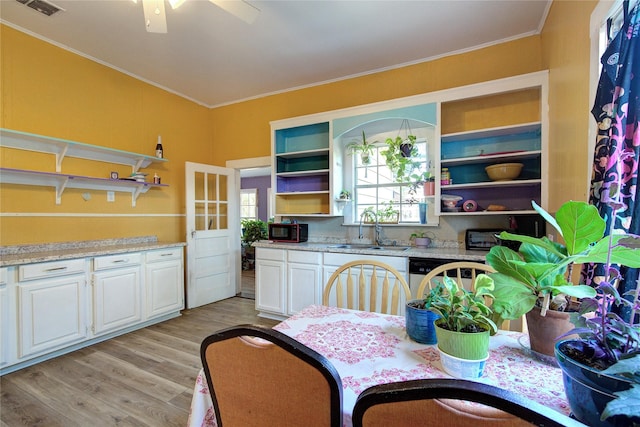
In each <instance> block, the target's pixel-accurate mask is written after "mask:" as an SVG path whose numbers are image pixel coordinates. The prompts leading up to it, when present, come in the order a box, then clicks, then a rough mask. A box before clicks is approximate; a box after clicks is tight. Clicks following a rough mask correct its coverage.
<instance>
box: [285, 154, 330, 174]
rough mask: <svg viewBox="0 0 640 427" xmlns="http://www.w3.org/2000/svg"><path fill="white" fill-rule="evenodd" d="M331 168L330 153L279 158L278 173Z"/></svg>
mask: <svg viewBox="0 0 640 427" xmlns="http://www.w3.org/2000/svg"><path fill="white" fill-rule="evenodd" d="M328 169H329V154H328V153H327V154H326V155H318V156H306V157H295V158H284V157H278V158H277V166H276V173H284V172H305V171H315V170H328Z"/></svg>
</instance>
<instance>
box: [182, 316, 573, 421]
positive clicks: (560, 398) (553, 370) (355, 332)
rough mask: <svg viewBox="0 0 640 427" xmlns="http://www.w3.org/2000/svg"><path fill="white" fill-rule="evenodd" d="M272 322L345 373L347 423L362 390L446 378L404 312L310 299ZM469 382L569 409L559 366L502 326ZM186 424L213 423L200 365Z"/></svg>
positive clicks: (565, 411)
mask: <svg viewBox="0 0 640 427" xmlns="http://www.w3.org/2000/svg"><path fill="white" fill-rule="evenodd" d="M274 329H276V330H278V331H280V332H282V333H284V334H286V335H288V336H290V337H291V338H293V339H295V340H296V341H299V342H300V343H302V344H304V345H306V346H307V347H309V348H311V349H313V350H315V351H317V352H318V353H320V354H321V355H323V356H324V357H326V358H327V359H328V360H329V361H330V362H331V364H332V365H333V366H334V367H335V368H336V370H337V372H338V374H339V375H340V379H341V380H342V392H343V402H342V403H343V405H342V411H343V425H344V426H345V427H351V426H352V422H351V413H352V411H353V407H354V405H355V403H356V399H357V397H358V395H360V393H362V391H364V390H365V389H367V388H369V387H371V386H374V385H377V384H384V383H393V382H400V381H407V380H416V379H429V378H451V376H450V375H448V374H447V373H445V372H444V370H443V368H442V365H441V363H440V355H439V352H438V349H437V346H436V345H427V344H420V343H417V342H415V341H413V340H411V339H410V338H409V337H408V335H407V333H406V330H405V318H404V317H403V316H396V315H389V314H382V313H375V312H367V311H358V310H350V309H345V308H337V307H328V306H322V305H311V306H308V307H306V308H304V309H303V310H301V311H300V312H298V313H297V314H295V315H293V316H291V317H289V318H288V319H287V320H284V321H283V322H281V323H279V324H277V325H276V326H274ZM473 381H477V382H482V383H486V384H491V385H494V386H496V387H500V388H503V389H506V390H509V391H511V392H513V393H516V394H518V395H521V396H523V397H525V398H528V399H531V400H533V401H536V402H538V403H541V404H543V405H544V406H547V407H549V408H551V409H554V410H556V411H558V412H560V413H562V414H564V415H569V414H570V408H569V404H568V403H567V399H566V396H565V392H564V386H563V382H562V371H561V370H560V368H559V367H557V366H556V365H555V364H554V363H553V362H552V361H550V360H548V359H546V358H544V357H537V356H536V355H535V354H533V353H532V352H531V350H529V348H528V338H527V334H526V333H522V332H516V331H505V330H500V331H498V333H497V334H495V335H493V336H492V337H491V338H490V343H489V358H488V359H487V361H486V363H485V368H484V371H483V374H482V376H481V377H480V378H476V379H473ZM188 426H189V427H213V426H217V424H216V418H215V413H214V409H213V403H212V400H211V395H210V393H209V389H208V387H207V380H206V377H205V374H204V371H203V370H200V372H199V374H198V376H197V378H196V384H195V388H194V393H193V398H192V402H191V410H190V414H189V420H188Z"/></svg>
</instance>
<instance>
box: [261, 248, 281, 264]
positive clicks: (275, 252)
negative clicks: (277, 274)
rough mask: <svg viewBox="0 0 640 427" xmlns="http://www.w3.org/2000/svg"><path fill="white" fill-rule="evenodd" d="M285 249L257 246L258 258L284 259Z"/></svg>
mask: <svg viewBox="0 0 640 427" xmlns="http://www.w3.org/2000/svg"><path fill="white" fill-rule="evenodd" d="M285 253H286V251H285V250H284V249H267V248H256V259H269V260H272V261H284V255H285Z"/></svg>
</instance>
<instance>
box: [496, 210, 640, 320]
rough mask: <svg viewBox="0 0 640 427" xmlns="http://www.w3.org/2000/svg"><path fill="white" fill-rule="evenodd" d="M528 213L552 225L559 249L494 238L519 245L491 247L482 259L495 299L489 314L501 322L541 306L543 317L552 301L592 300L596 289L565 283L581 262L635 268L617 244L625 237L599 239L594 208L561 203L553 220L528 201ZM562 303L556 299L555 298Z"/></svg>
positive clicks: (632, 256)
mask: <svg viewBox="0 0 640 427" xmlns="http://www.w3.org/2000/svg"><path fill="white" fill-rule="evenodd" d="M532 204H533V208H534V209H535V210H536V211H537V212H538V213H539V214H540V215H542V216H543V217H544V218H545V219H546V220H547V222H548V223H549V224H550V225H551V226H553V227H554V228H555V229H556V230H557V231H558V233H559V235H560V236H561V237H562V238H563V240H564V242H565V243H564V244H561V243H558V242H552V241H551V240H549V239H548V238H546V237H542V238H536V237H530V236H522V235H517V234H512V233H508V232H504V231H503V232H502V233H500V235H499V238H500V239H502V240H512V241H518V242H521V243H522V244H521V246H520V249H519V250H518V252H515V251H513V250H512V249H509V248H507V247H504V246H494V247H493V248H491V251H490V252H489V254H487V258H486V260H487V263H488V264H489V265H490V266H491V267H493V268H494V269H495V270H496V271H497V273H492V274H491V277H492V278H493V279H494V280H495V284H496V288H495V290H494V295H495V296H496V299H498V301H497V303H496V304H494V306H493V309H494V311H495V312H496V314H497V315H498V316H499V317H501V318H502V319H517V318H519V317H521V316H522V315H523V314H525V313H527V312H528V311H530V310H531V309H533V307H534V306H535V305H536V302H537V301H538V300H540V301H541V310H542V311H541V314H542V315H545V314H546V311H547V310H548V309H549V308H550V305H551V301H552V300H553V298H554V297H558V296H569V297H575V298H580V299H582V298H593V297H595V296H596V290H595V289H594V288H592V287H591V286H587V285H574V284H573V283H572V282H571V275H572V267H573V265H574V264H583V263H592V262H594V263H603V264H604V263H607V262H610V263H613V264H620V265H628V266H630V267H635V268H637V267H640V256H639V255H638V251H637V250H634V249H633V248H631V247H629V245H627V244H623V242H624V239H629V236H626V235H612V236H611V237H610V238H609V237H603V236H604V231H605V222H604V220H603V219H602V218H601V217H600V215H599V213H598V210H597V209H596V208H595V206H592V205H589V204H587V203H585V202H576V201H569V202H566V203H564V204H563V205H562V206H561V207H560V209H558V212H557V214H556V216H555V218H554V217H552V216H551V215H549V214H548V213H547V212H546V211H545V210H544V209H542V208H541V207H540V206H538V205H537V204H536V203H535V202H532ZM560 299H561V300H562V298H560Z"/></svg>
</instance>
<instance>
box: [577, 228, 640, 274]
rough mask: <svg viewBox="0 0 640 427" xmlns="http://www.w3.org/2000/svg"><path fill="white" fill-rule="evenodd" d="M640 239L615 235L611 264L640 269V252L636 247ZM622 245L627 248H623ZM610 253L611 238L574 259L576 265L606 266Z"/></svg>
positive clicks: (605, 239) (612, 240) (603, 240)
mask: <svg viewBox="0 0 640 427" xmlns="http://www.w3.org/2000/svg"><path fill="white" fill-rule="evenodd" d="M639 241H640V238H638V237H635V236H627V235H614V236H613V237H612V239H611V242H612V245H613V249H612V250H611V263H612V264H618V265H626V266H628V267H632V268H639V267H640V250H638V248H637V247H635V245H636V244H639V243H638V242H639ZM622 243H624V244H625V246H622ZM608 253H609V238H608V237H607V238H604V239H602V240H600V241H599V242H598V243H596V244H595V245H594V246H592V247H591V248H589V250H587V251H585V252H584V253H582V254H579V255H577V256H575V257H574V258H573V262H574V263H576V264H584V263H589V262H596V263H600V264H605V263H606V262H607V257H608Z"/></svg>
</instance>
